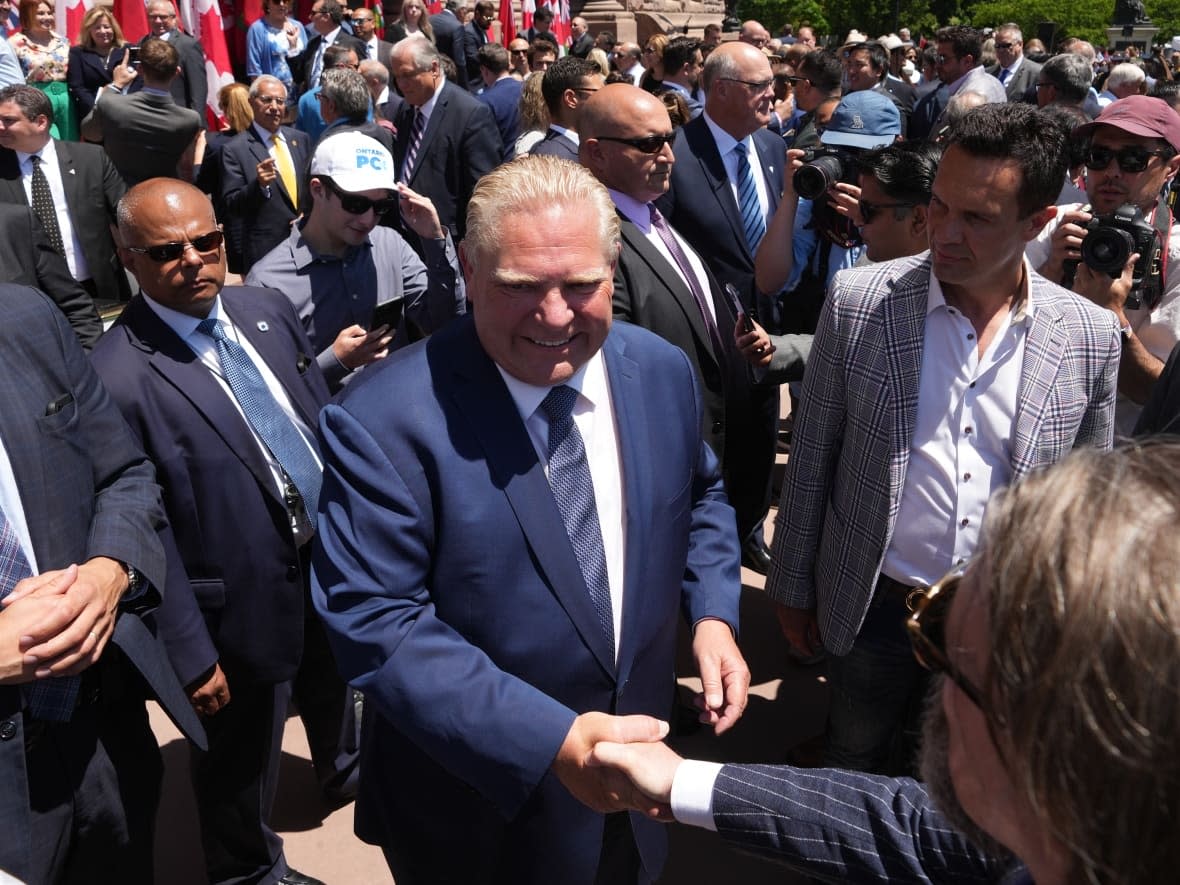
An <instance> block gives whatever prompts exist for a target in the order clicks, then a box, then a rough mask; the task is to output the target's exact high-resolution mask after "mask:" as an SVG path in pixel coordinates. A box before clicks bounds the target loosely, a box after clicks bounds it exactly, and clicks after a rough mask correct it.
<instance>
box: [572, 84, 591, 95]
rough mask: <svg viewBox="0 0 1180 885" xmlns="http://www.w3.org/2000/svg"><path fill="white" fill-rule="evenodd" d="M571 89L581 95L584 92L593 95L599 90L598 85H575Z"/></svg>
mask: <svg viewBox="0 0 1180 885" xmlns="http://www.w3.org/2000/svg"><path fill="white" fill-rule="evenodd" d="M570 91H571V92H577V93H578V94H579V95H582V94H585V95H593V94H594V93H595V92H597V91H598V87H597V86H575V87H573V88H572V89H571V90H570Z"/></svg>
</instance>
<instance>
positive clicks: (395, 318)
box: [369, 298, 402, 332]
mask: <svg viewBox="0 0 1180 885" xmlns="http://www.w3.org/2000/svg"><path fill="white" fill-rule="evenodd" d="M401 321H402V299H400V298H397V299H394V300H393V301H386V302H383V303H382V304H378V305H377V306H376V307H374V308H373V318H372V319H371V320H370V321H369V328H370V329H376V328H377V327H378V326H388V327H389V331H391V332H396V331H397V327H398V325H400V324H401Z"/></svg>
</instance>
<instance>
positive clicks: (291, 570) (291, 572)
mask: <svg viewBox="0 0 1180 885" xmlns="http://www.w3.org/2000/svg"><path fill="white" fill-rule="evenodd" d="M298 577H299V569H297V568H296V567H295V566H293V565H289V566H287V580H288V581H294V580H295V579H296V578H298Z"/></svg>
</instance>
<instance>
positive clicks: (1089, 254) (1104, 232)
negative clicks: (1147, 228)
mask: <svg viewBox="0 0 1180 885" xmlns="http://www.w3.org/2000/svg"><path fill="white" fill-rule="evenodd" d="M1134 251H1135V240H1134V239H1133V238H1132V237H1131V235H1130V234H1129V233H1127V232H1126V231H1123V230H1119V229H1118V228H1112V227H1099V228H1098V229H1097V230H1092V231H1090V233H1089V234H1087V235H1086V238H1085V239H1084V240H1082V260H1083V261H1085V262H1086V266H1087V267H1090V268H1092V269H1093V270H1097V271H1102V272H1104V273H1108V274H1112V275H1118V274H1119V273H1121V272H1122V269H1123V265H1125V264H1126V263H1127V259H1128V258H1130V257H1131V253H1132V252H1134Z"/></svg>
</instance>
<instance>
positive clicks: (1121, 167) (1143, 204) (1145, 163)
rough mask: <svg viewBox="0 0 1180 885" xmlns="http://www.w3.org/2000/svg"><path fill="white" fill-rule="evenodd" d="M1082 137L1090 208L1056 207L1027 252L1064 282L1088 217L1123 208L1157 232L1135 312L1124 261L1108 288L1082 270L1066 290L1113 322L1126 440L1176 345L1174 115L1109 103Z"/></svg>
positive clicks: (1144, 101) (1179, 165)
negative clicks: (1171, 195)
mask: <svg viewBox="0 0 1180 885" xmlns="http://www.w3.org/2000/svg"><path fill="white" fill-rule="evenodd" d="M1074 137H1075V138H1089V139H1090V144H1089V148H1088V150H1087V152H1086V155H1085V169H1086V195H1087V197H1089V202H1088V203H1087V204H1084V205H1083V204H1078V203H1070V204H1066V205H1062V206H1058V207H1057V217H1056V218H1054V219H1053V220H1051V221H1050V222H1049V223H1048V224H1047V225H1046V226H1045V229H1044V230H1043V231H1041V234H1040V235H1039V236H1038V237H1037V238H1036V239H1035V240H1033V241H1032V242H1031V243H1030V244H1029V246H1028V249H1027V250H1026V254H1027V255H1028V259H1029V262H1030V263H1031V264H1032V265H1033V267H1036V268H1037V269H1038V270H1039V271H1040V273H1041V274H1042V275H1043V276H1046V277H1048V278H1049V279H1051V280H1053V281H1055V282H1061V283H1063V284H1067V283H1066V278H1067V271H1066V267H1068V266H1069V265H1068V264H1067V262H1076V261H1078V260H1079V259H1080V258H1081V246H1082V240H1083V239H1085V237H1086V236H1087V232H1086V227H1085V225H1086V224H1087V222H1089V221H1090V219H1091V218H1092V217H1094V216H1095V215H1109V214H1111V213H1113V212H1114V211H1115V210H1116V209H1118V208H1119V207H1120V206H1122V205H1124V204H1131V205H1133V206H1135V207H1137V208H1138V209H1139V210H1140V211H1141V212H1142V213H1143V216H1144V219H1145V220H1146V221H1147V222H1148V223H1149V224H1151V225H1152V226H1153V227H1155V229H1156V243H1157V253H1158V254H1157V257H1156V258H1154V259H1153V260H1152V261H1151V264H1150V268H1149V276H1148V278H1147V280H1146V281H1145V283H1144V285H1143V287H1142V290H1143V298H1142V300H1141V304H1140V306H1139V307H1137V308H1132V307H1130V306H1129V305H1128V304H1127V296H1128V294H1129V293H1130V291H1131V262H1128V265H1127V268H1126V270H1125V271H1124V273H1123V275H1122V276H1121V277H1119V278H1117V279H1112V278H1111V277H1110V275H1109V274H1107V273H1104V272H1101V271H1095V270H1092V269H1091V268H1089V267H1087V266H1086V265H1085V263H1084V262H1083V263H1081V264H1079V265H1078V267H1077V272H1076V274H1075V276H1074V280H1073V284H1072V288H1073V290H1074V291H1075V292H1078V293H1079V294H1081V295H1084V296H1085V297H1087V298H1089V299H1090V300H1091V301H1093V302H1095V303H1096V304H1098V305H1099V306H1101V307H1106V308H1109V309H1110V310H1111V311H1113V312H1114V314H1115V316H1116V317H1117V318H1118V321H1119V327H1120V328H1121V329H1122V334H1123V354H1122V358H1121V360H1120V363H1119V398H1118V406H1117V411H1116V428H1117V431H1118V432H1119V433H1121V434H1124V435H1129V434H1130V433H1131V431H1132V429H1133V428H1134V426H1135V421H1136V419H1137V418H1138V416H1139V412H1140V411H1141V408H1142V406H1143V403H1144V402H1146V400H1147V398H1148V396H1149V395H1150V394H1151V388H1152V386H1153V385H1154V384H1155V382H1156V380H1157V379H1158V378H1159V376H1160V373H1161V372H1162V371H1163V368H1164V361H1165V360H1167V358H1168V354H1169V353H1170V352H1171V350H1172V348H1173V346H1175V344H1176V343H1177V341H1178V340H1180V231H1178V230H1177V228H1176V226H1175V225H1174V224H1173V223H1172V213H1171V211H1170V208H1169V206H1168V202H1167V187H1168V184H1169V183H1170V182H1171V181H1172V179H1173V178H1174V177H1175V175H1176V171H1177V169H1180V154H1178V153H1177V152H1178V151H1180V115H1177V113H1176V112H1175V111H1174V110H1172V108H1171V107H1169V106H1168V105H1167V103H1165V102H1163V101H1161V100H1160V99H1157V98H1151V97H1149V96H1146V95H1132V96H1129V97H1127V98H1123V99H1119V100H1118V101H1115V102H1112V103H1111V104H1109V105H1107V106H1106V108H1105V109H1103V111H1102V113H1101V114H1100V115H1099V116H1098V117H1097V119H1095V120H1094V121H1093V122H1092V123H1087V124H1085V125H1084V126H1079V127H1078V128H1077V129H1075V130H1074Z"/></svg>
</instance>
